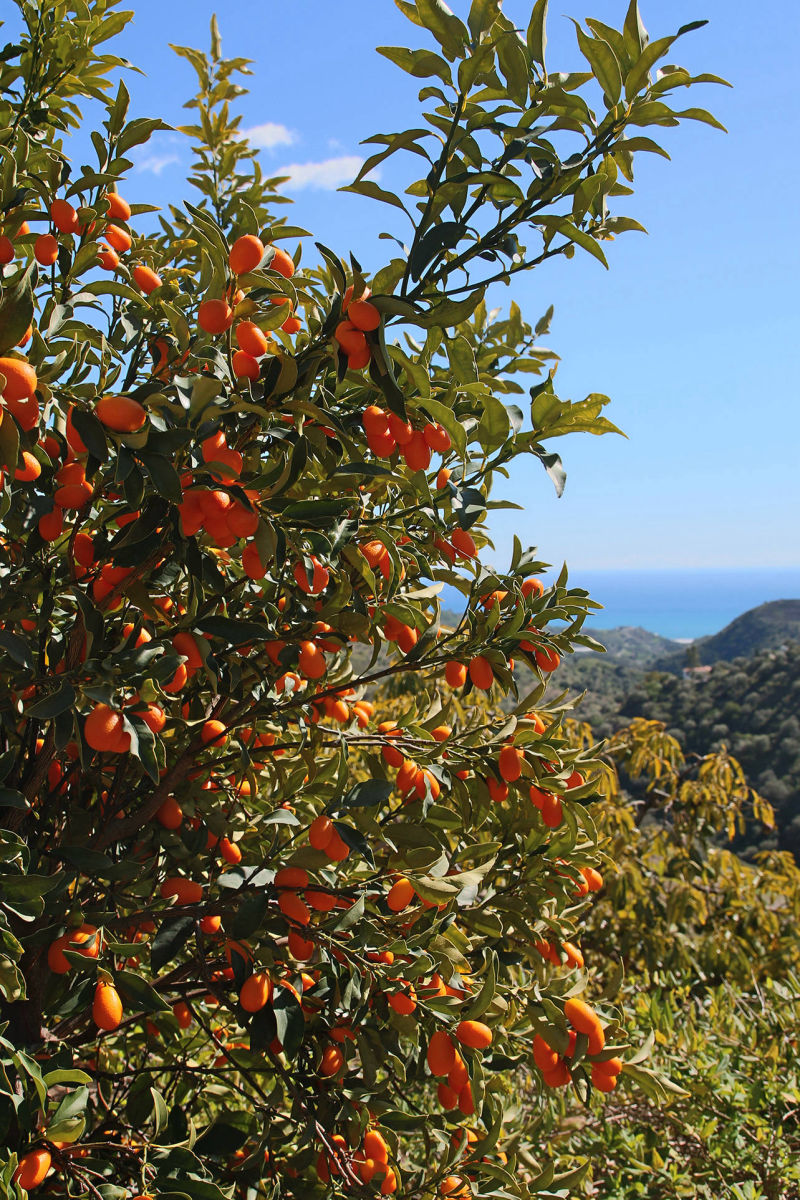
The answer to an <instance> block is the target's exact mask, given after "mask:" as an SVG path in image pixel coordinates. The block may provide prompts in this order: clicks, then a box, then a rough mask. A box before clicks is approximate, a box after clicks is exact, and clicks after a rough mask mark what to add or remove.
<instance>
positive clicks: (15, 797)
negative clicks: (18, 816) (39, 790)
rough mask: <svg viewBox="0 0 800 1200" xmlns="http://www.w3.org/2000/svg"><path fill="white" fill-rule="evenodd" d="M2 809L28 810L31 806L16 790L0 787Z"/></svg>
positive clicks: (0, 805)
mask: <svg viewBox="0 0 800 1200" xmlns="http://www.w3.org/2000/svg"><path fill="white" fill-rule="evenodd" d="M0 808H21V809H23V810H27V809H29V808H30V804H29V803H28V801H27V800H26V799H25V797H24V796H23V794H22V792H18V791H17V790H16V788H7V787H0Z"/></svg>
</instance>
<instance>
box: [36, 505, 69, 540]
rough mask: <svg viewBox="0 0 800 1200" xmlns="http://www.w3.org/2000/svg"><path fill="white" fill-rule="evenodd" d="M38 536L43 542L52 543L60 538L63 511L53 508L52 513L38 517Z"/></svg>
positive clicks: (56, 507) (62, 526) (62, 525)
mask: <svg viewBox="0 0 800 1200" xmlns="http://www.w3.org/2000/svg"><path fill="white" fill-rule="evenodd" d="M37 528H38V530H39V536H40V537H41V539H42V541H43V542H54V541H56V539H57V538H59V537H60V536H61V531H62V530H63V528H64V510H63V508H59V507H58V505H56V506H55V508H54V509H53V511H52V512H49V513H44V514H43V515H42V516H41V517H39V522H38V525H37Z"/></svg>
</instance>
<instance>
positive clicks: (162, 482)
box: [139, 452, 183, 504]
mask: <svg viewBox="0 0 800 1200" xmlns="http://www.w3.org/2000/svg"><path fill="white" fill-rule="evenodd" d="M139 458H140V459H141V461H142V463H143V465H144V466H145V467H146V469H147V473H148V474H149V476H150V478H151V479H152V481H153V485H154V487H155V489H156V491H157V492H158V494H159V495H160V496H163V497H164V499H165V500H171V501H172V502H173V503H174V504H180V502H181V499H182V498H183V489H182V487H181V481H180V478H179V476H178V472H177V471H176V470H175V468H174V467H173V465H172V463H171V462H170V460H169V459H168V458H167V457H166V456H165V455H162V454H146V453H144V452H141V453H140V454H139Z"/></svg>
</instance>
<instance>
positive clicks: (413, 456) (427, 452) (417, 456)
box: [402, 429, 431, 471]
mask: <svg viewBox="0 0 800 1200" xmlns="http://www.w3.org/2000/svg"><path fill="white" fill-rule="evenodd" d="M402 452H403V458H404V459H405V461H406V465H407V466H408V468H409V470H411V471H427V469H428V467H429V466H430V465H431V448H430V446H429V445H428V443H427V442H426V441H425V435H424V434H423V432H422V430H421V429H415V430H414V432H413V433H412V435H411V438H410V440H409V442H408V444H407V445H405V446H403V448H402Z"/></svg>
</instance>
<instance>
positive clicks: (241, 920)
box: [226, 890, 269, 938]
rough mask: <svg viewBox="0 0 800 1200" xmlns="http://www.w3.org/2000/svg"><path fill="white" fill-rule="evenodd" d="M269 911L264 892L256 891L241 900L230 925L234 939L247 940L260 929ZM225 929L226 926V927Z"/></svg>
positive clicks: (267, 900)
mask: <svg viewBox="0 0 800 1200" xmlns="http://www.w3.org/2000/svg"><path fill="white" fill-rule="evenodd" d="M268 910H269V899H268V897H267V893H266V892H265V891H263V890H262V891H258V892H256V893H254V894H253V895H252V896H245V898H244V899H243V900H242V902H241V904H240V905H239V908H238V909H237V911H236V914H235V916H234V918H233V922H232V924H231V934H232V936H233V937H235V938H249V937H252V935H253V934H254V933H255V932H256V930H257V929H260V928H261V926H262V925H263V924H264V921H265V919H266V916H267V912H268ZM226 928H227V926H226Z"/></svg>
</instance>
